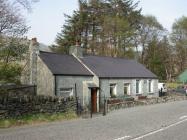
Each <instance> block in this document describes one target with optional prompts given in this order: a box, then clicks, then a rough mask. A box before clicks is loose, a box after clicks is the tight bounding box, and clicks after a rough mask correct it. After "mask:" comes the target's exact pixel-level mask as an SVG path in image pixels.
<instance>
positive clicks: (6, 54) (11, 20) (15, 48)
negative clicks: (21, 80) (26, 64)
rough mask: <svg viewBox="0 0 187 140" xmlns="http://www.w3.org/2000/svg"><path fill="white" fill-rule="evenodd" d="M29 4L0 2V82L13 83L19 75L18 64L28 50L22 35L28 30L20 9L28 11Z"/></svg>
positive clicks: (22, 0) (24, 0) (12, 0)
mask: <svg viewBox="0 0 187 140" xmlns="http://www.w3.org/2000/svg"><path fill="white" fill-rule="evenodd" d="M31 2H34V1H30V0H0V63H1V64H0V81H7V82H11V81H12V82H15V81H17V79H18V78H17V76H19V75H20V73H21V69H20V67H21V65H20V64H19V62H20V61H21V60H23V59H24V53H25V52H26V49H27V48H28V46H27V43H26V39H25V37H24V35H25V33H27V31H28V29H29V28H28V27H27V25H26V22H25V18H24V17H23V16H22V14H21V9H22V8H24V9H25V8H26V9H27V10H30V8H31V7H30V6H31V5H30V4H31ZM13 79H14V80H13Z"/></svg>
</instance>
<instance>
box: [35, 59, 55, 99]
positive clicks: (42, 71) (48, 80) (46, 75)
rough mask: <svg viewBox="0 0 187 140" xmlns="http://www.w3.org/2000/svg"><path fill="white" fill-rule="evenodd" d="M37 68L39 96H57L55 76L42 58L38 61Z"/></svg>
mask: <svg viewBox="0 0 187 140" xmlns="http://www.w3.org/2000/svg"><path fill="white" fill-rule="evenodd" d="M37 68H38V69H37V94H38V95H50V96H55V78H54V75H53V74H52V73H51V71H50V70H49V68H48V67H47V66H46V65H45V64H44V62H43V61H42V60H41V59H40V57H38V60H37Z"/></svg>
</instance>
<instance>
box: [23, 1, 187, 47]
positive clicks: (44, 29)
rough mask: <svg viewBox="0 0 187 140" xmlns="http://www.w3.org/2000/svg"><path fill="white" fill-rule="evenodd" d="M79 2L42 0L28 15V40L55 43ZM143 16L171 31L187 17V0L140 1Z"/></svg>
mask: <svg viewBox="0 0 187 140" xmlns="http://www.w3.org/2000/svg"><path fill="white" fill-rule="evenodd" d="M77 1H78V0H40V2H38V3H36V4H35V5H34V7H33V12H32V13H30V14H27V15H26V18H27V23H28V25H29V26H30V27H31V28H30V31H29V33H28V38H29V39H30V38H32V37H37V38H38V41H39V42H42V43H44V44H46V45H51V44H52V43H54V40H55V37H56V34H57V33H58V32H60V30H61V27H62V25H63V24H64V20H65V18H64V15H63V14H69V15H71V14H72V12H73V10H76V9H78V3H77ZM139 7H142V14H144V15H154V16H156V18H157V19H158V21H159V22H160V23H161V24H162V25H163V26H164V27H165V28H166V29H168V30H169V31H171V27H172V24H173V22H174V21H175V20H176V19H178V18H180V17H182V16H187V0H140V4H139Z"/></svg>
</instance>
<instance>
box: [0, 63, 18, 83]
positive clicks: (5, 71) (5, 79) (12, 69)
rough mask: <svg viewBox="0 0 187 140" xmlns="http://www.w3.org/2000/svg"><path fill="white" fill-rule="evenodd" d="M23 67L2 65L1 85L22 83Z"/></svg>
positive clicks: (0, 65) (0, 72)
mask: <svg viewBox="0 0 187 140" xmlns="http://www.w3.org/2000/svg"><path fill="white" fill-rule="evenodd" d="M20 76H21V67H20V65H18V64H4V63H0V77H1V79H0V80H1V81H0V83H16V84H19V83H20Z"/></svg>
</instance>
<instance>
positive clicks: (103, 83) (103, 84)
mask: <svg viewBox="0 0 187 140" xmlns="http://www.w3.org/2000/svg"><path fill="white" fill-rule="evenodd" d="M137 80H140V88H139V90H140V93H139V94H141V95H145V96H149V95H151V96H158V80H157V79H151V80H152V94H151V93H149V92H148V89H149V88H148V80H150V79H137ZM125 83H129V84H130V95H131V96H136V95H137V94H136V79H100V96H101V98H102V97H104V96H105V97H110V84H116V86H117V87H116V88H117V96H123V95H124V84H125Z"/></svg>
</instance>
